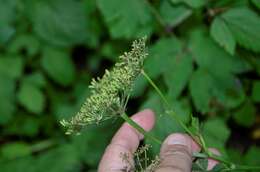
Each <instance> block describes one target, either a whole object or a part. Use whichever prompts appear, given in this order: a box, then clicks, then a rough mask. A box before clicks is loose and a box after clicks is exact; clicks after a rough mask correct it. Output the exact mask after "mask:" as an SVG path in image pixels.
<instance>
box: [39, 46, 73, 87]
mask: <svg viewBox="0 0 260 172" xmlns="http://www.w3.org/2000/svg"><path fill="white" fill-rule="evenodd" d="M41 60H42V61H41V63H42V67H43V69H44V70H45V71H46V72H47V74H48V75H49V77H50V78H52V79H53V80H54V81H55V82H57V83H59V84H61V85H63V86H68V85H70V84H72V83H73V81H74V80H75V77H76V76H75V75H76V73H75V66H74V64H73V62H72V60H71V59H70V57H69V56H68V54H67V53H66V52H64V51H60V50H58V49H53V48H46V49H45V50H44V54H43V57H42V59H41Z"/></svg>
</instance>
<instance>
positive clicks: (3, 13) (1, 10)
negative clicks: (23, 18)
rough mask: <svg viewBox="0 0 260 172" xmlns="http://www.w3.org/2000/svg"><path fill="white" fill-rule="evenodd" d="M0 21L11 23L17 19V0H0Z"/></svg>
mask: <svg viewBox="0 0 260 172" xmlns="http://www.w3.org/2000/svg"><path fill="white" fill-rule="evenodd" d="M0 3H1V6H0V23H2V24H9V23H11V22H13V21H14V20H15V19H16V12H15V7H16V3H17V2H16V0H0Z"/></svg>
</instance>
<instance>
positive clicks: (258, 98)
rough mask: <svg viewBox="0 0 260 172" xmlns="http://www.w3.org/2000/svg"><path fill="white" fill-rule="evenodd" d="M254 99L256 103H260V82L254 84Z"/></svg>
mask: <svg viewBox="0 0 260 172" xmlns="http://www.w3.org/2000/svg"><path fill="white" fill-rule="evenodd" d="M251 97H252V99H253V101H255V102H258V103H259V102H260V81H254V82H253V91H252V96H251Z"/></svg>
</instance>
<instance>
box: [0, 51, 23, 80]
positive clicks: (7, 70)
mask: <svg viewBox="0 0 260 172" xmlns="http://www.w3.org/2000/svg"><path fill="white" fill-rule="evenodd" d="M23 68H24V63H23V59H22V57H21V56H11V55H10V56H6V57H1V58H0V73H3V74H5V75H7V76H8V77H11V78H14V79H17V78H19V77H20V76H21V75H22V72H23Z"/></svg>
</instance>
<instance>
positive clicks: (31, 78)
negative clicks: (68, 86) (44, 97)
mask: <svg viewBox="0 0 260 172" xmlns="http://www.w3.org/2000/svg"><path fill="white" fill-rule="evenodd" d="M23 80H24V81H25V82H27V83H30V84H33V85H35V86H37V87H39V88H43V87H45V86H46V84H47V81H46V78H45V77H44V75H43V74H42V73H41V72H37V71H36V72H34V73H31V74H29V75H26V76H25V77H24V79H23Z"/></svg>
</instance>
